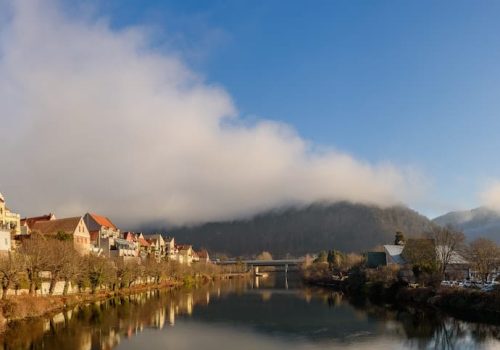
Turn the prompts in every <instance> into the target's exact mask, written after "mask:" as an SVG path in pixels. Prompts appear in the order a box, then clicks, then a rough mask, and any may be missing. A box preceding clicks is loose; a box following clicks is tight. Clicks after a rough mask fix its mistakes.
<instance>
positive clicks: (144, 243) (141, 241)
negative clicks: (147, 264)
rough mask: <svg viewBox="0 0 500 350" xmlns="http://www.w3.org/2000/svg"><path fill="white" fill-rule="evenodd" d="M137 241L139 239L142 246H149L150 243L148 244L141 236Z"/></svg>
mask: <svg viewBox="0 0 500 350" xmlns="http://www.w3.org/2000/svg"><path fill="white" fill-rule="evenodd" d="M138 241H139V245H141V246H142V247H149V246H150V245H151V244H149V242H148V241H146V240H145V239H144V238H142V237H139V239H138Z"/></svg>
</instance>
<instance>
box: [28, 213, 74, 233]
mask: <svg viewBox="0 0 500 350" xmlns="http://www.w3.org/2000/svg"><path fill="white" fill-rule="evenodd" d="M81 219H82V218H81V217H80V216H76V217H74V218H65V219H58V220H50V221H38V222H36V223H35V224H34V225H33V228H32V230H33V231H36V232H39V233H41V234H45V235H50V234H56V233H58V232H65V233H70V234H72V233H74V232H75V231H76V228H77V227H78V224H79V223H80V220H81Z"/></svg>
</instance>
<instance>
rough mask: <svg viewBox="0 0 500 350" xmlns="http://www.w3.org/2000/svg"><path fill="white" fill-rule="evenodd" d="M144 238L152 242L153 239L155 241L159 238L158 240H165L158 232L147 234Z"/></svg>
mask: <svg viewBox="0 0 500 350" xmlns="http://www.w3.org/2000/svg"><path fill="white" fill-rule="evenodd" d="M145 238H146V240H147V241H148V242H153V241H157V240H159V241H160V242H165V240H164V239H163V236H162V235H161V234H159V233H155V234H153V235H147V236H146V237H145Z"/></svg>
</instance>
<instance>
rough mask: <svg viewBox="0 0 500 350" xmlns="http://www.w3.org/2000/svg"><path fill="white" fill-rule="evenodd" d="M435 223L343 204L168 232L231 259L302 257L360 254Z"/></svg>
mask: <svg viewBox="0 0 500 350" xmlns="http://www.w3.org/2000/svg"><path fill="white" fill-rule="evenodd" d="M431 225H432V223H431V221H430V220H428V219H427V218H426V217H424V216H422V215H420V214H418V213H417V212H415V211H413V210H411V209H408V208H406V207H402V206H397V207H391V208H386V209H381V208H379V207H375V206H367V205H360V204H351V203H344V202H342V203H336V204H313V205H310V206H308V207H304V208H300V209H297V208H288V209H282V210H274V211H270V212H266V213H263V214H260V215H257V216H255V217H253V218H252V219H246V220H237V221H230V222H214V223H207V224H204V225H200V226H196V227H183V228H177V229H174V230H171V231H170V232H169V234H170V235H173V236H174V237H175V238H176V240H177V241H178V242H181V243H190V244H193V245H194V246H195V247H197V248H201V247H203V248H207V249H208V250H209V251H211V252H217V253H225V254H228V255H231V256H250V255H253V254H257V253H259V252H262V251H264V250H267V251H270V252H271V253H272V254H273V255H274V256H284V255H286V254H287V253H289V254H291V255H294V256H300V255H303V254H306V253H313V252H318V251H320V250H325V249H340V250H342V251H346V252H354V251H356V252H361V251H365V250H367V249H370V248H373V247H375V246H377V245H380V244H387V243H392V242H393V240H394V233H395V232H396V231H398V230H400V231H403V232H404V233H405V234H406V235H410V236H411V235H418V234H421V233H423V232H425V231H428V230H429V229H430V227H431Z"/></svg>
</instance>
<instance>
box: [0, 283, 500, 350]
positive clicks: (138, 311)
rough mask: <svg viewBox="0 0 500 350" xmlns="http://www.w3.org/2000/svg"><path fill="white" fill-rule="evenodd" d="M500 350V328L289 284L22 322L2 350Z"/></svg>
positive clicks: (160, 297)
mask: <svg viewBox="0 0 500 350" xmlns="http://www.w3.org/2000/svg"><path fill="white" fill-rule="evenodd" d="M1 348H3V349H58V350H59V349H60V350H65V349H71V350H83V349H123V350H125V349H172V350H173V349H175V350H191V349H203V350H215V349H217V350H221V349H237V350H247V349H252V350H253V349H258V350H276V349H293V350H306V349H307V350H309V349H310V350H318V349H344V348H345V349H500V326H498V325H486V324H479V323H468V322H464V321H460V320H457V319H454V318H450V317H444V316H439V315H436V314H434V313H433V314H425V313H422V312H417V311H414V312H408V311H405V312H401V311H391V310H387V309H386V308H383V307H380V306H379V307H377V306H370V305H363V306H359V305H358V306H353V305H351V304H350V303H349V302H348V301H347V300H346V299H345V297H343V296H342V295H341V294H338V293H335V292H332V291H329V290H324V289H311V288H304V287H301V286H300V283H299V282H298V281H294V280H293V275H290V276H289V278H288V279H287V280H285V276H284V275H283V274H271V275H270V276H269V277H268V278H265V279H260V280H259V281H258V283H257V281H244V280H232V281H226V282H221V283H214V284H211V285H209V286H205V287H201V288H199V289H195V290H172V291H163V292H150V293H143V294H138V295H134V296H131V297H127V298H117V299H113V300H108V301H106V302H100V303H96V304H92V305H88V306H85V307H79V308H76V309H74V310H72V311H68V312H64V313H60V314H57V315H54V316H53V317H51V318H46V319H37V320H32V321H29V322H20V323H17V324H16V325H15V327H14V328H13V329H12V330H11V331H9V332H8V333H6V334H5V335H4V336H3V337H2V338H1V346H0V349H1Z"/></svg>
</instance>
